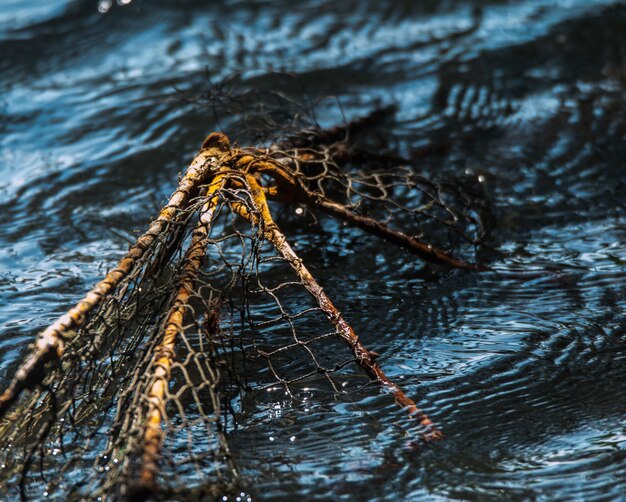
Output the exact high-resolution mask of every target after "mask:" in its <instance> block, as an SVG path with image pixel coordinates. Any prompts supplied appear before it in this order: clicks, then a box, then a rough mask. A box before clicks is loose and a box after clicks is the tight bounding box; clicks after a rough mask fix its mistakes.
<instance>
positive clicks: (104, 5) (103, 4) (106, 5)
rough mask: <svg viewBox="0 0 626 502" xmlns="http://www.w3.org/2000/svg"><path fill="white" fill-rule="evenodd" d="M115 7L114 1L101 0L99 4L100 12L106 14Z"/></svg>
mask: <svg viewBox="0 0 626 502" xmlns="http://www.w3.org/2000/svg"><path fill="white" fill-rule="evenodd" d="M112 6H113V0H100V2H99V3H98V12H99V13H100V14H104V13H106V12H108V11H109V9H110V8H111V7H112Z"/></svg>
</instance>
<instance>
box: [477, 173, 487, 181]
mask: <svg viewBox="0 0 626 502" xmlns="http://www.w3.org/2000/svg"><path fill="white" fill-rule="evenodd" d="M483 181H485V177H484V176H483V175H482V174H480V175H478V182H479V183H482V182H483Z"/></svg>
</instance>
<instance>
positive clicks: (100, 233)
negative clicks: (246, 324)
mask: <svg viewBox="0 0 626 502" xmlns="http://www.w3.org/2000/svg"><path fill="white" fill-rule="evenodd" d="M624 33H626V5H625V4H624V3H623V2H618V1H608V0H606V1H601V0H598V1H588V0H587V1H582V0H562V1H556V2H555V1H531V0H526V1H521V2H505V1H479V2H478V1H477V2H474V3H472V4H470V3H469V2H462V1H442V2H435V1H429V2H393V3H386V2H363V1H344V2H323V1H315V2H301V3H300V4H298V6H297V8H296V7H294V4H293V3H292V2H282V1H277V2H237V1H232V2H226V3H225V4H224V5H222V4H220V3H210V4H208V5H204V4H203V3H202V2H197V1H185V2H165V1H152V2H147V1H146V2H142V1H138V0H135V1H132V2H127V3H126V4H124V2H121V3H119V4H117V3H116V4H114V3H112V2H108V1H106V0H101V1H100V2H98V1H96V0H86V1H72V2H69V1H67V2H53V3H50V2H43V1H41V2H39V1H27V0H23V1H19V2H18V1H15V0H5V1H4V2H2V5H0V55H1V57H0V90H1V94H0V96H1V99H0V132H1V134H0V325H1V326H2V328H0V353H1V358H0V371H1V373H0V376H1V377H2V383H3V385H4V384H6V382H7V379H8V378H9V376H10V375H11V374H12V372H13V371H14V370H15V368H16V365H17V364H18V361H19V360H20V358H21V357H22V356H23V355H24V354H25V353H26V352H27V346H28V344H29V343H30V341H31V340H32V339H33V337H34V336H35V334H36V333H37V332H38V330H39V329H40V328H41V327H42V326H45V325H47V324H48V323H49V322H51V321H53V320H54V319H55V318H56V317H57V316H58V315H59V314H60V313H62V312H63V311H64V310H65V309H66V308H67V307H68V306H70V305H72V304H73V302H75V301H76V300H77V299H78V298H79V297H80V295H81V294H82V292H83V291H85V290H86V289H88V287H89V286H90V285H91V284H92V283H94V282H95V281H96V280H97V279H98V278H100V277H101V276H102V275H103V273H104V272H105V271H106V270H107V268H108V267H110V266H111V265H112V264H113V263H114V262H115V260H116V258H117V257H119V256H120V254H121V253H123V251H125V250H126V249H127V247H128V245H129V242H131V241H132V240H133V238H134V236H135V235H136V232H137V231H139V230H141V229H144V228H145V227H146V225H147V223H148V222H149V220H150V218H151V217H152V215H154V214H155V212H156V211H157V209H158V208H159V207H160V205H161V204H162V203H163V202H164V200H165V199H166V197H167V196H168V195H169V193H170V192H171V191H172V189H173V187H174V186H175V184H176V180H177V173H178V172H179V171H180V170H181V169H182V168H183V167H184V166H185V165H186V163H187V161H188V160H189V159H190V158H191V156H192V155H193V153H194V152H195V150H196V149H197V147H198V146H199V144H200V143H201V141H202V139H203V137H204V136H205V134H206V133H207V132H209V131H212V130H225V131H226V132H227V133H229V134H230V135H231V136H232V137H233V138H236V139H237V140H238V141H240V142H241V143H245V144H249V143H255V142H259V141H261V140H262V139H268V137H269V136H270V135H271V133H270V135H268V134H265V135H263V132H264V131H265V132H266V133H267V132H268V124H267V123H264V124H261V125H260V123H259V120H258V119H259V110H260V108H259V103H262V104H263V106H264V108H263V110H264V111H265V112H266V114H267V115H266V117H267V116H269V117H270V118H271V119H272V126H273V127H274V128H275V129H277V130H280V129H282V128H288V127H289V125H290V124H291V123H292V120H293V117H294V115H295V114H300V115H303V116H307V117H314V118H315V119H316V120H317V121H318V122H319V123H320V124H322V125H333V124H337V123H340V122H341V121H342V117H343V116H347V117H356V116H359V115H363V114H366V113H367V112H369V111H371V110H372V109H373V108H374V107H376V106H379V105H386V104H393V105H397V106H398V109H399V111H398V113H397V115H396V116H395V118H394V120H392V121H390V122H389V123H388V124H386V125H385V126H381V131H380V134H381V135H383V136H384V137H386V138H387V139H388V141H391V142H393V144H394V145H395V146H396V147H397V148H398V150H399V151H400V152H402V153H403V154H407V155H408V154H412V153H416V152H422V154H424V153H425V155H424V158H423V166H424V172H425V173H426V174H433V173H438V174H441V173H456V174H462V173H467V174H469V175H471V176H475V177H476V178H477V179H480V180H481V182H482V183H483V185H484V187H485V192H486V193H487V194H489V204H490V207H491V211H492V214H493V215H494V240H495V242H496V243H497V246H498V248H499V250H500V251H501V256H500V257H499V258H497V259H496V260H495V261H494V262H493V268H494V270H493V271H491V272H485V273H478V274H472V273H462V272H452V273H449V274H444V275H440V276H435V277H429V276H428V274H424V273H422V272H421V271H420V269H421V267H422V265H421V263H419V262H416V260H415V259H414V258H413V257H412V256H409V255H407V254H405V253H403V252H401V251H397V250H394V249H389V246H387V245H384V244H381V243H379V242H376V241H375V240H373V239H371V238H368V237H364V236H363V235H362V234H361V233H359V232H356V231H345V230H344V231H342V232H341V233H340V234H337V235H333V234H330V235H329V234H328V233H325V232H324V231H323V230H321V229H318V228H315V227H312V228H311V227H308V226H307V227H306V228H300V227H298V225H297V224H295V225H294V224H291V225H288V226H287V227H286V228H285V230H286V231H287V233H288V234H289V235H290V236H291V237H292V238H293V239H294V240H295V241H297V242H298V245H299V249H300V250H301V252H302V257H303V258H304V259H305V260H307V263H308V264H309V267H310V268H311V269H312V271H314V273H315V274H316V276H317V278H318V280H319V281H320V283H321V284H323V285H324V287H325V289H326V290H327V291H328V292H329V294H331V295H332V297H333V298H335V299H336V302H337V304H338V305H339V307H340V308H341V309H342V311H343V313H344V315H345V316H346V318H348V319H350V320H351V321H352V322H353V324H354V326H355V328H356V329H357V331H358V332H359V333H360V334H361V336H362V338H363V340H364V342H365V343H366V345H367V346H368V347H370V348H371V349H373V350H376V351H377V352H379V353H381V354H382V355H383V356H382V358H381V363H382V365H383V367H384V368H385V370H386V371H387V372H388V374H389V376H391V377H393V378H395V379H396V380H398V381H399V382H401V383H402V385H403V386H404V388H405V390H407V392H408V394H409V395H411V396H412V397H413V398H415V399H416V401H418V402H419V403H420V405H421V406H422V407H424V408H425V409H426V410H427V411H428V412H429V414H430V415H431V417H432V418H433V419H434V420H435V421H436V422H437V423H438V424H440V425H441V426H442V428H443V429H444V431H445V433H446V440H445V441H444V442H443V443H441V444H438V445H431V446H427V447H423V446H422V447H420V448H417V449H416V448H415V447H411V444H412V442H411V430H410V428H409V427H408V424H407V421H406V420H404V419H403V417H402V416H401V414H399V413H398V412H397V410H396V409H395V407H394V405H393V403H390V402H389V399H388V398H386V397H385V396H381V395H379V394H378V393H377V392H376V391H375V390H373V389H369V390H367V389H366V390H363V391H362V392H360V393H359V392H355V393H353V394H351V395H350V399H349V400H347V401H346V400H340V401H336V402H333V401H332V400H329V402H328V403H317V402H315V401H314V400H312V402H311V406H310V407H306V406H305V407H304V408H293V407H292V406H291V405H290V403H288V402H285V401H284V400H283V399H281V396H279V395H277V396H272V395H268V396H265V397H264V398H263V399H264V400H263V402H258V403H256V405H257V406H256V408H255V407H254V406H253V407H252V408H253V410H254V409H255V410H256V411H255V412H253V413H250V414H249V415H248V416H246V417H245V420H244V421H243V422H242V424H241V428H240V429H239V430H238V431H237V432H236V433H235V434H233V436H232V437H231V446H232V447H233V448H234V451H235V453H236V455H237V456H238V458H239V461H240V464H241V466H242V469H243V471H244V473H246V474H247V475H248V476H250V477H251V479H254V483H252V484H251V486H250V491H251V494H252V496H253V498H254V499H258V500H280V499H289V498H290V497H293V496H294V494H296V493H297V494H298V496H299V497H301V498H304V499H318V500H324V499H331V498H332V499H333V500H337V499H345V500H352V499H377V500H397V499H402V498H404V499H407V500H420V499H423V500H438V499H441V500H445V499H462V500H465V499H471V500H474V499H484V500H492V499H495V500H497V499H503V500H517V499H519V500H528V499H538V500H572V499H585V500H617V499H621V498H622V497H623V492H624V491H625V486H626V474H625V473H626V435H625V434H626V433H625V427H626V421H625V419H624V410H625V409H626V398H625V397H624V396H626V364H625V363H626V321H625V320H624V307H625V305H626V250H625V246H624V244H625V243H626V209H625V207H626V206H625V204H624V195H625V194H626V176H625V175H624V159H625V158H626V116H625V115H624V109H625V105H626V38H625V37H624ZM245 92H247V93H248V94H247V95H246V97H245V98H241V99H239V100H235V101H233V100H228V99H225V98H224V96H226V95H229V93H230V95H231V96H232V95H241V94H242V93H245ZM259 399H260V398H259Z"/></svg>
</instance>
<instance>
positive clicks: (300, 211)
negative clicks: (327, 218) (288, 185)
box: [296, 207, 304, 215]
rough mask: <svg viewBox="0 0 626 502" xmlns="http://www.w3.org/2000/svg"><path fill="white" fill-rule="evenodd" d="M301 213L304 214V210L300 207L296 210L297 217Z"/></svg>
mask: <svg viewBox="0 0 626 502" xmlns="http://www.w3.org/2000/svg"><path fill="white" fill-rule="evenodd" d="M302 213H304V209H302V208H301V207H298V208H296V214H297V215H301V214H302Z"/></svg>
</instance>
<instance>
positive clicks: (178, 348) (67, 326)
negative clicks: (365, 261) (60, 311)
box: [0, 130, 486, 500]
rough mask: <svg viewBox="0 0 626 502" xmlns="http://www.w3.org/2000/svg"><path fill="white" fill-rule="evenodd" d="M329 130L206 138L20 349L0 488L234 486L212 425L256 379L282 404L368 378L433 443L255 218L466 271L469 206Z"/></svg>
mask: <svg viewBox="0 0 626 502" xmlns="http://www.w3.org/2000/svg"><path fill="white" fill-rule="evenodd" d="M338 131H339V130H330V131H308V132H307V133H305V134H302V135H300V136H298V137H293V138H290V139H289V140H287V141H285V142H284V143H283V144H282V145H274V146H272V147H270V148H268V149H263V150H259V149H238V148H232V149H231V148H230V146H229V145H228V144H227V140H226V139H225V138H224V137H223V136H221V135H212V136H209V138H212V139H211V140H210V141H209V140H207V141H206V142H205V145H204V146H203V150H201V154H200V155H199V156H198V157H197V158H196V159H195V160H194V163H192V166H191V167H190V170H189V171H188V176H187V177H186V178H185V179H183V181H182V182H181V187H179V190H178V191H177V192H175V194H174V196H173V197H172V199H171V200H170V203H169V204H168V206H167V207H166V208H165V209H164V210H163V211H162V213H161V215H160V216H159V219H157V220H155V222H154V223H153V224H152V226H151V227H150V230H149V231H148V233H147V234H146V235H148V236H149V238H146V237H145V236H144V237H142V238H141V239H140V240H139V242H138V247H137V246H136V247H135V248H133V249H131V251H130V252H129V255H132V259H131V260H130V261H126V262H125V261H124V260H125V259H126V258H124V259H123V260H122V261H121V262H120V265H118V268H117V269H115V270H114V271H112V274H113V276H112V277H114V279H115V281H113V282H114V283H113V282H111V281H109V282H107V283H106V284H109V283H110V287H109V286H107V287H108V288H109V289H108V290H106V291H105V290H104V289H97V288H96V289H97V293H98V294H94V295H92V296H90V295H91V293H90V295H87V297H86V300H83V303H79V304H78V305H77V307H76V308H78V311H77V312H78V313H76V314H75V315H74V314H72V315H71V316H70V318H61V319H60V320H59V321H58V323H60V324H58V325H57V328H55V329H54V330H53V333H52V335H51V338H50V339H51V340H53V342H54V343H52V342H50V344H49V346H53V345H54V348H55V351H56V352H54V351H51V349H50V350H49V349H48V346H46V348H45V350H44V349H41V347H40V345H37V344H36V346H35V347H34V349H33V355H32V356H31V359H29V360H27V361H26V362H25V363H24V364H23V365H22V367H21V368H20V370H19V371H18V373H17V376H16V378H15V380H14V382H13V384H12V387H11V388H10V389H8V390H7V392H6V393H5V395H4V396H3V399H4V402H5V404H6V406H4V407H3V413H4V416H3V420H2V423H1V425H0V443H1V444H2V445H3V448H2V451H1V452H0V455H1V464H2V475H1V476H0V483H1V489H2V491H3V492H4V493H5V494H7V496H9V495H21V496H22V497H23V498H40V497H42V496H43V495H46V496H55V497H57V498H64V499H70V500H71V499H83V498H89V499H92V498H94V499H96V498H98V497H101V498H112V499H117V498H118V497H123V496H127V497H128V496H132V497H134V498H142V497H147V496H151V497H154V498H164V499H167V498H168V497H169V498H171V497H173V496H176V497H185V496H188V497H190V498H198V497H202V496H206V497H208V498H215V497H218V496H220V497H221V496H224V495H226V496H228V495H229V494H231V493H232V494H236V493H237V494H241V492H242V490H243V491H244V492H245V490H246V480H245V479H242V477H241V476H240V475H239V473H238V469H237V463H236V456H235V455H233V452H231V451H230V449H229V445H228V436H229V433H231V432H232V431H233V430H234V429H235V428H236V427H237V423H238V420H241V419H242V417H244V416H245V412H246V406H247V404H246V402H247V396H249V395H250V393H251V392H254V391H255V390H260V389H269V390H277V391H280V392H284V393H286V394H287V395H288V396H289V398H290V399H292V400H295V401H298V400H304V399H309V398H310V396H311V389H314V391H315V392H317V393H329V394H332V395H337V394H341V393H342V392H345V391H346V389H350V388H354V387H355V386H360V385H365V384H367V383H368V382H369V381H370V380H376V381H378V383H379V384H380V385H381V386H382V387H383V388H385V389H386V390H387V391H389V392H390V394H391V396H390V399H392V398H394V397H395V399H396V400H397V401H398V402H399V403H400V404H401V405H402V406H403V407H405V408H407V410H408V411H409V412H410V413H411V414H412V415H413V416H414V417H415V418H418V420H417V421H416V427H417V429H418V432H417V434H420V433H421V434H422V435H423V437H424V438H429V437H430V438H433V437H438V436H437V434H435V433H434V432H433V431H436V429H435V428H434V425H433V424H432V423H430V421H429V420H428V419H427V417H426V416H425V415H424V414H423V413H422V412H421V411H420V410H419V409H417V407H416V406H415V405H414V403H412V401H411V400H410V399H409V398H408V397H407V396H405V395H404V394H403V393H402V391H401V389H399V388H398V387H397V386H396V385H395V384H393V382H391V381H389V380H388V379H387V378H386V376H385V375H384V372H383V371H382V369H381V367H380V366H378V364H377V363H376V356H377V354H375V353H372V352H369V351H367V349H365V348H364V347H363V346H362V345H361V343H360V341H359V340H358V337H357V336H356V334H355V333H354V332H353V331H352V329H351V328H350V326H349V324H348V323H347V322H346V321H345V320H344V319H343V317H342V316H341V314H340V313H339V311H338V310H337V309H336V308H335V307H334V305H333V304H332V302H331V301H330V299H329V298H328V297H327V296H326V293H324V291H323V290H322V289H321V287H320V286H319V285H318V284H317V282H316V281H315V279H314V278H313V276H312V275H311V273H310V272H309V271H308V269H307V268H306V266H305V264H303V263H302V262H301V260H300V259H299V258H298V257H297V255H296V254H295V252H294V251H293V249H292V248H291V247H290V246H289V243H288V240H287V239H286V238H285V236H284V235H283V234H282V233H281V231H280V229H279V227H278V226H277V225H276V224H275V223H274V221H273V219H272V217H271V213H273V212H275V211H274V210H275V208H276V207H277V205H278V204H295V205H298V206H299V207H301V208H303V210H305V211H307V212H308V213H310V214H312V215H314V216H315V218H327V217H329V216H330V217H334V218H337V219H339V220H340V221H343V222H346V223H348V224H351V225H354V226H356V227H359V228H361V229H363V230H364V231H366V232H370V233H372V234H374V235H377V236H378V237H381V238H383V239H387V240H389V241H392V242H395V243H396V244H399V245H400V246H403V247H405V248H407V249H409V250H410V251H412V252H415V254H417V255H419V256H422V257H424V258H426V259H429V260H431V261H434V262H436V263H442V264H444V265H449V266H458V267H461V268H470V269H474V268H477V266H476V265H475V262H476V261H477V256H478V255H477V253H478V252H479V251H480V246H481V244H482V243H483V242H484V240H485V237H486V231H485V228H484V226H483V223H482V222H483V221H484V217H483V215H482V213H481V211H482V210H483V209H484V208H481V207H480V206H478V205H476V204H475V203H474V198H473V197H472V196H471V195H470V192H469V191H467V188H466V187H463V186H462V184H460V183H459V182H458V181H456V182H452V181H449V182H434V181H432V180H429V179H427V178H426V177H424V176H421V175H419V174H417V173H416V169H415V167H414V166H412V165H410V164H409V163H407V162H405V161H404V160H403V159H399V158H398V157H393V156H385V157H383V156H377V155H376V154H374V153H372V152H369V153H368V152H364V151H361V150H359V149H357V148H353V147H351V146H349V145H348V144H347V143H346V142H345V141H341V140H339V141H338V138H337V135H338ZM344 132H345V131H344ZM344 136H345V134H344ZM339 139H341V138H339ZM194 166H195V167H194ZM194 169H196V170H195V171H194ZM192 171H193V172H192ZM200 172H202V173H204V174H203V175H199V174H198V173H200ZM189 173H191V174H189ZM194 173H195V174H194ZM186 180H187V181H189V183H188V184H187V185H185V182H186ZM267 199H269V200H270V202H269V203H268V202H266V201H267ZM396 229H399V230H396ZM400 230H401V231H400ZM142 239H143V240H142ZM121 269H124V273H122V272H119V270H121ZM110 276H111V274H109V276H107V277H110ZM106 281H107V279H105V282H106ZM90 298H91V300H93V301H92V302H91V304H90V305H88V306H85V305H87V304H86V303H84V302H85V301H87V300H89V299H90ZM91 300H89V301H91ZM87 303H89V302H87ZM81 305H82V306H81ZM79 311H80V312H79ZM70 313H72V311H70ZM59 326H60V327H59ZM46 333H47V332H44V335H40V338H39V339H38V342H37V343H38V344H39V343H40V341H41V340H42V339H45V338H46V337H45V334H46ZM29 361H30V362H29ZM26 389H28V390H30V392H29V393H27V394H26V393H23V392H21V391H22V390H26ZM7 393H8V394H7ZM9 394H11V396H10V399H9V398H7V396H8V395H9ZM9 406H11V408H10V409H8V408H9ZM7 409H8V411H7Z"/></svg>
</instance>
